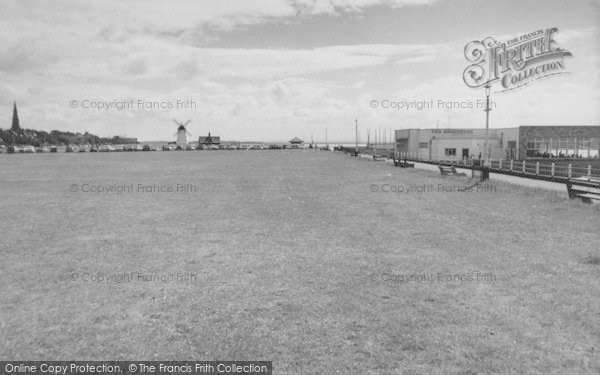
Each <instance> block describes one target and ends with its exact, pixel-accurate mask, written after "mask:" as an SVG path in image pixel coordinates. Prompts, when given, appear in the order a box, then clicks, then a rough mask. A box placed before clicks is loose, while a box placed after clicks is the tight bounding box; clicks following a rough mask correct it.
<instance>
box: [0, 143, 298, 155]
mask: <svg viewBox="0 0 600 375" xmlns="http://www.w3.org/2000/svg"><path fill="white" fill-rule="evenodd" d="M286 148H288V149H298V148H305V147H303V146H301V145H296V144H293V145H262V144H239V145H237V144H220V145H196V146H192V145H187V146H181V145H173V144H168V145H163V146H162V147H161V148H158V147H154V146H151V145H139V144H138V145H123V146H113V145H100V146H97V145H79V146H77V145H68V146H66V147H65V152H119V151H159V150H162V151H177V150H186V151H191V150H274V149H286ZM44 152H58V146H43V147H34V146H4V145H0V153H9V154H14V153H28V154H33V153H44ZM61 152H62V151H61Z"/></svg>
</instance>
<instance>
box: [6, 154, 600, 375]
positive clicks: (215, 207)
mask: <svg viewBox="0 0 600 375" xmlns="http://www.w3.org/2000/svg"><path fill="white" fill-rule="evenodd" d="M466 182H467V181H466V179H464V178H460V177H446V178H441V177H440V176H439V174H438V173H434V172H427V171H420V170H414V169H408V170H406V169H401V168H394V167H392V166H390V164H388V163H383V162H372V161H369V160H366V159H360V160H359V159H358V158H352V157H350V156H346V155H342V154H337V153H332V152H325V151H301V150H298V151H293V150H276V151H229V152H226V151H214V152H211V151H194V152H149V153H141V152H140V153H110V154H93V153H92V154H37V155H0V207H1V210H0V212H2V216H3V217H2V220H1V221H0V257H1V259H2V261H1V262H0V285H2V288H0V333H1V334H0V358H4V359H6V360H17V359H19V360H34V359H36V360H59V359H64V360H67V359H68V360H175V359H186V360H212V359H215V360H271V361H273V368H274V373H275V374H336V373H340V374H378V375H379V374H381V375H383V374H406V375H408V374H411V375H412V374H415V375H416V374H419V375H420V374H495V373H497V374H598V373H600V354H599V353H600V265H599V264H598V263H599V262H598V260H599V259H600V246H599V245H600V234H599V232H600V230H599V229H600V224H599V223H600V208H599V207H600V205H598V204H596V205H585V204H582V203H579V202H576V201H570V200H569V199H568V198H567V197H566V192H565V193H564V194H558V193H552V192H546V191H543V190H533V189H527V188H522V187H515V186H513V185H510V184H506V183H495V182H493V181H492V182H491V184H492V185H493V189H488V191H480V192H477V191H472V192H438V191H437V188H438V184H443V186H446V187H447V186H450V187H452V186H461V185H464V184H465V183H466ZM178 183H179V184H193V185H195V186H197V187H198V191H197V192H188V193H177V192H162V193H161V192H155V193H144V192H139V193H138V192H129V193H127V192H126V193H123V194H116V193H111V194H106V193H105V194H94V193H84V192H81V188H82V186H83V185H84V184H89V185H104V186H109V185H131V184H133V186H134V189H136V188H137V185H138V184H141V185H143V186H148V185H159V186H173V187H175V186H176V184H178ZM73 184H76V185H77V189H78V191H77V192H71V191H70V190H71V189H72V187H71V186H72V185H73ZM431 184H432V185H433V187H434V189H433V191H425V190H424V189H421V191H422V192H421V193H417V192H409V193H407V192H406V191H404V192H402V193H399V194H397V193H392V192H387V193H386V192H382V189H383V190H387V189H389V188H390V186H396V187H397V186H402V187H403V188H404V189H406V187H407V186H413V187H415V188H416V187H419V186H421V187H427V186H431ZM371 185H375V187H377V190H378V191H377V192H372V191H371V190H374V189H375V187H373V186H371ZM384 185H385V186H384ZM86 186H87V185H86ZM565 190H566V189H565ZM476 272H480V273H482V274H488V275H493V276H494V279H492V280H483V281H479V282H478V281H476V280H473V281H470V280H464V281H444V280H441V281H438V273H440V274H443V275H442V276H443V277H446V276H444V275H467V277H468V275H476ZM138 273H140V274H156V275H159V276H160V275H168V274H177V273H181V274H187V275H193V280H192V279H189V280H187V281H185V280H173V281H171V282H161V281H160V280H155V281H143V280H138V279H137V276H136V275H137V274H138ZM123 274H127V275H132V274H133V275H134V277H133V279H131V280H130V281H129V282H116V281H124V280H123V279H113V280H112V281H111V282H106V281H102V282H93V281H90V280H82V278H89V277H91V275H96V276H97V275H113V277H117V275H123ZM411 274H413V275H414V274H420V275H423V274H427V275H433V279H434V280H432V281H430V282H417V281H416V280H415V279H410V280H409V281H408V282H396V281H392V280H388V279H395V280H400V278H401V276H400V275H411ZM86 275H87V276H86ZM72 278H75V280H72Z"/></svg>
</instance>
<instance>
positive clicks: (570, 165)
mask: <svg viewBox="0 0 600 375" xmlns="http://www.w3.org/2000/svg"><path fill="white" fill-rule="evenodd" d="M569 178H571V164H569Z"/></svg>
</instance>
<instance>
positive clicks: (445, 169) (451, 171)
mask: <svg viewBox="0 0 600 375" xmlns="http://www.w3.org/2000/svg"><path fill="white" fill-rule="evenodd" d="M439 168H440V173H441V174H442V176H454V175H457V174H458V173H456V168H454V166H453V165H440V166H439Z"/></svg>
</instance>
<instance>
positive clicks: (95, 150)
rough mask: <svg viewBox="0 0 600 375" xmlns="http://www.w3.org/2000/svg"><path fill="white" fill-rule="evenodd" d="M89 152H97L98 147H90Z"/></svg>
mask: <svg viewBox="0 0 600 375" xmlns="http://www.w3.org/2000/svg"><path fill="white" fill-rule="evenodd" d="M90 152H98V146H92V147H90Z"/></svg>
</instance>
